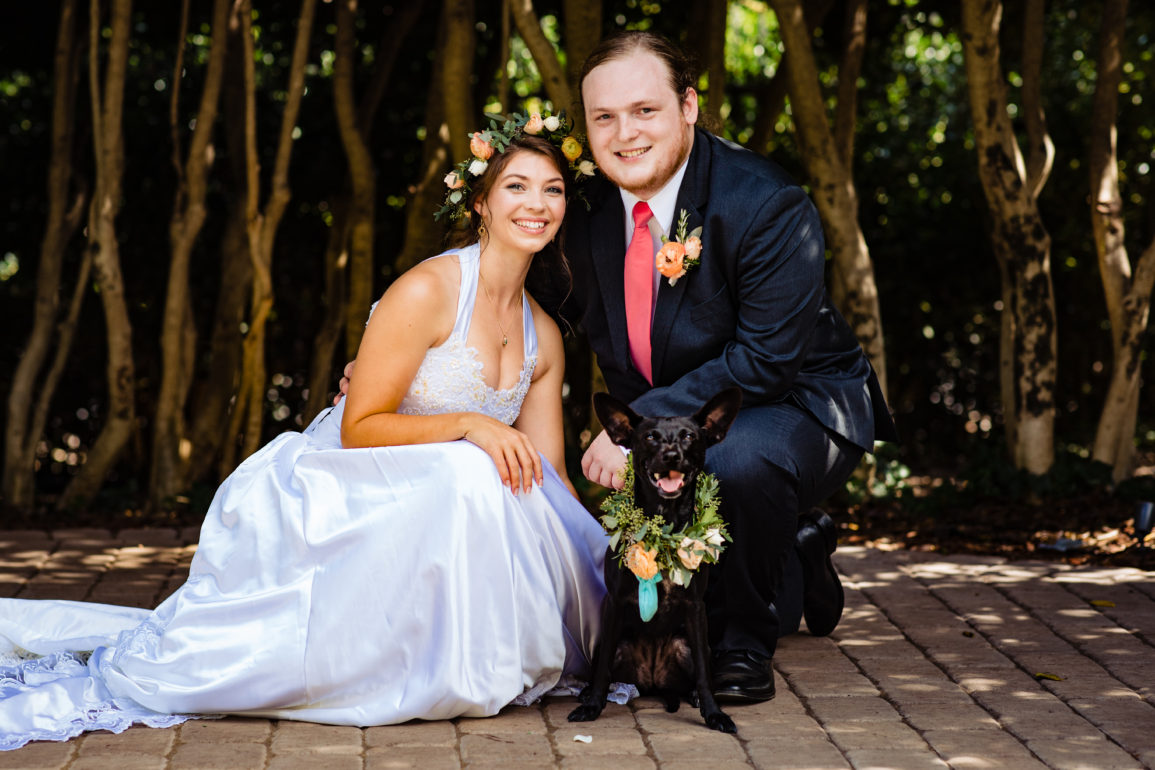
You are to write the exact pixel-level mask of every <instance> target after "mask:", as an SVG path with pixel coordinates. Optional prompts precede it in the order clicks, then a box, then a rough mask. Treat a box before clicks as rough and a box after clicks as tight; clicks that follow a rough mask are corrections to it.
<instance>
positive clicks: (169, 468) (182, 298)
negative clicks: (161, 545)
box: [149, 0, 230, 510]
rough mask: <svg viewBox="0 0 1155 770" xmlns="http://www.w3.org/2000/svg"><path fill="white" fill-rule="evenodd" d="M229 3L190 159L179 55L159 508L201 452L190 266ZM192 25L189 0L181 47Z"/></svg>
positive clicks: (218, 7)
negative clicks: (183, 140) (196, 435)
mask: <svg viewBox="0 0 1155 770" xmlns="http://www.w3.org/2000/svg"><path fill="white" fill-rule="evenodd" d="M229 5H230V3H229V0H215V2H214V3H213V17H212V35H213V45H212V49H211V51H210V52H209V60H208V65H207V67H206V70H205V84H204V90H203V91H202V93H201V101H200V106H199V108H198V110H197V114H196V118H195V121H196V128H195V129H193V135H192V141H191V142H190V144H189V150H188V158H187V159H186V160H183V161H182V158H181V152H180V130H179V126H180V123H181V117H180V114H179V109H178V107H179V98H180V82H181V70H182V59H183V56H178V59H177V64H176V67H175V71H174V73H173V84H172V88H173V92H172V109H171V112H170V115H169V126H170V130H171V133H172V141H173V165H174V167H175V170H176V180H177V181H176V186H177V190H176V199H175V201H174V203H173V213H172V219H171V221H170V222H169V244H170V246H171V248H172V259H171V263H170V265H169V275H168V290H167V293H166V296H165V312H164V321H163V325H162V327H161V338H160V348H161V355H162V360H163V368H162V370H161V379H160V392H159V394H158V395H157V405H156V418H155V420H154V422H153V441H152V458H153V463H152V473H151V476H150V479H149V505H150V506H151V507H152V508H153V509H154V510H155V509H158V508H161V507H163V506H166V505H169V504H170V502H171V499H172V498H173V497H174V496H175V495H177V494H178V493H180V492H182V491H184V490H185V489H186V488H187V486H188V469H189V460H190V459H191V457H192V454H193V452H194V451H199V448H198V447H196V446H194V445H193V444H192V441H191V440H190V436H189V434H188V430H187V424H186V419H185V404H186V402H187V401H188V394H189V387H190V385H191V383H192V377H193V368H194V365H195V354H196V325H195V323H194V320H193V317H192V305H191V303H190V301H189V275H188V271H189V260H190V259H191V257H192V250H193V246H194V245H195V244H196V240H197V237H198V236H199V235H200V231H201V227H202V226H203V225H204V221H205V214H206V211H205V196H206V194H207V192H208V175H209V169H210V168H211V167H212V161H213V156H214V154H215V150H214V148H213V144H212V134H213V130H214V127H215V126H216V119H217V110H218V105H219V103H220V93H221V83H222V81H223V80H224V71H225V58H226V57H225V53H226V46H227V41H228V33H227V28H228V24H229ZM187 24H188V0H185V3H184V5H183V8H182V19H181V29H180V38H179V40H178V50H180V51H183V49H184V45H185V30H186V29H187Z"/></svg>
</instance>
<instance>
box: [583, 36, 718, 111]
mask: <svg viewBox="0 0 1155 770" xmlns="http://www.w3.org/2000/svg"><path fill="white" fill-rule="evenodd" d="M635 51H646V52H648V53H652V54H653V55H654V56H657V57H658V58H659V59H661V60H662V61H663V62H664V63H665V65H666V69H667V70H669V72H670V87H671V88H673V89H674V93H676V94H677V95H678V98H679V99H682V98H683V97H684V96H685V95H686V89H688V88H693V87H694V85H695V84H696V83H697V82H698V66H697V64H696V63H695V61H694V59H693V58H692V57H691V56H690V55H689V54H687V53H686V52H685V51H683V50H682V49H681V48H679V47H678V46H677V45H675V44H674V43H673V42H672V41H671V40H670V39H669V38H667V37H664V36H662V35H659V34H658V33H656V32H647V31H643V30H636V29H633V30H622V31H619V32H614V33H611V34H610V35H608V36H606V37H605V38H603V39H602V41H601V42H600V43H598V44H597V47H596V48H594V50H593V52H591V53H590V55H589V56H588V57H587V58H586V60H585V64H583V65H582V69H581V76H580V77H579V78H578V95H579V97H580V96H581V84H582V83H584V82H585V79H586V76H587V75H589V74H590V72H592V71H593V70H594V68H595V67H598V66H600V65H602V64H605V63H606V62H608V61H613V60H614V59H621V58H624V57H626V56H629V55H630V54H632V53H634V52H635Z"/></svg>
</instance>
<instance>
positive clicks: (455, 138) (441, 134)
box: [394, 0, 478, 273]
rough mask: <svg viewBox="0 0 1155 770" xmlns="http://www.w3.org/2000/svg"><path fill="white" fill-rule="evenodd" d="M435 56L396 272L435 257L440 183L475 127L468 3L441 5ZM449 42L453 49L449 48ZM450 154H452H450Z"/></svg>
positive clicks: (461, 0) (465, 147) (438, 239)
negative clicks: (417, 171) (420, 155)
mask: <svg viewBox="0 0 1155 770" xmlns="http://www.w3.org/2000/svg"><path fill="white" fill-rule="evenodd" d="M437 37H438V44H437V49H436V50H438V51H443V52H444V55H443V56H438V57H435V58H434V61H433V72H432V73H431V77H430V83H431V84H432V86H431V88H430V93H431V94H436V93H437V92H440V93H441V98H437V96H436V95H434V96H431V97H430V99H429V100H428V101H427V102H426V104H425V128H426V135H425V149H424V157H423V159H422V165H421V168H422V172H421V179H420V180H419V181H418V182H417V184H415V185H414V186H413V187H412V188H410V194H409V201H408V203H407V205H406V212H405V246H404V247H403V248H402V250H401V253H400V254H398V256H397V258H396V259H395V260H394V267H395V269H396V271H397V272H398V273H400V272H403V271H405V270H408V269H409V268H410V267H412V266H413V265H415V264H416V263H417V262H418V261H419V260H420V259H423V258H425V257H428V256H431V255H433V254H436V253H437V252H438V250H439V248H440V245H441V241H442V230H441V226H440V225H438V224H437V223H436V222H434V221H433V216H432V214H431V213H430V212H432V211H436V210H437V207H438V206H439V205H440V203H441V200H442V198H443V197H444V195H445V185H444V184H442V181H441V180H442V179H443V178H444V176H445V172H446V171H448V170H449V167H450V165H452V162H451V161H450V157H453V158H464V157H465V156H466V154H467V153H468V152H469V138H468V131H469V128H470V126H475V125H477V123H478V121H477V115H476V114H475V113H474V110H473V100H472V98H471V96H470V91H469V78H468V77H462V73H465V74H466V75H468V73H469V71H470V69H471V68H472V62H473V40H474V35H473V4H472V2H470V0H445V7H444V12H443V13H442V15H441V28H440V29H439V30H438V35H437ZM450 41H452V42H453V44H452V45H451V44H450ZM451 154H452V155H451Z"/></svg>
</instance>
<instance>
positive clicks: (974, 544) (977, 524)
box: [836, 476, 1155, 570]
mask: <svg viewBox="0 0 1155 770" xmlns="http://www.w3.org/2000/svg"><path fill="white" fill-rule="evenodd" d="M907 482H908V489H909V490H910V494H911V495H913V496H914V497H916V498H918V497H921V498H923V500H924V503H923V504H922V505H910V504H909V502H907V503H906V504H904V503H903V502H901V501H896V500H875V501H870V502H867V503H863V504H861V505H858V506H850V507H846V508H844V509H843V510H842V511H841V512H840V513H841V514H842V515H838V516H836V519H837V520H838V521H839V524H840V526H841V532H840V542H841V543H843V544H852V545H865V546H872V547H877V548H906V549H912V550H921V551H935V552H939V553H944V554H958V553H969V554H984V555H997V556H1005V557H1007V558H1012V559H1047V560H1056V561H1063V562H1066V563H1068V564H1073V565H1084V564H1103V565H1109V566H1115V567H1138V568H1140V569H1146V570H1155V532H1150V531H1148V532H1136V530H1135V516H1136V512H1137V502H1136V501H1134V500H1124V499H1119V498H1118V497H1115V496H1113V495H1110V494H1108V493H1105V492H1103V491H1098V490H1096V491H1088V492H1084V493H1081V494H1077V495H1072V496H1065V497H1062V498H1054V499H1041V500H1034V501H1008V500H1000V499H980V500H971V501H967V502H953V501H950V500H944V501H942V502H941V503H939V504H935V503H933V502H926V501H927V500H929V499H931V495H932V494H933V493H934V491H935V489H936V488H938V487H941V485H942V484H943V483H944V479H943V477H942V476H916V477H912V478H910V479H908V480H907ZM948 483H949V482H948ZM939 496H940V497H944V496H942V495H941V494H940V495H939ZM906 499H907V500H909V497H908V498H906Z"/></svg>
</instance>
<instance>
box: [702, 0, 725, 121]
mask: <svg viewBox="0 0 1155 770" xmlns="http://www.w3.org/2000/svg"><path fill="white" fill-rule="evenodd" d="M729 8H730V3H729V2H728V0H709V2H708V3H707V5H706V7H705V8H704V9H703V11H704V13H705V15H706V25H705V32H706V39H705V40H704V41H703V42H704V43H705V58H706V62H705V64H706V67H705V69H706V78H707V90H706V108H705V112H706V119H707V121H708V122H707V125H710V126H718V127H720V126H721V125H722V105H723V104H724V103H725V101H726V13H727V11H728V10H729Z"/></svg>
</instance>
